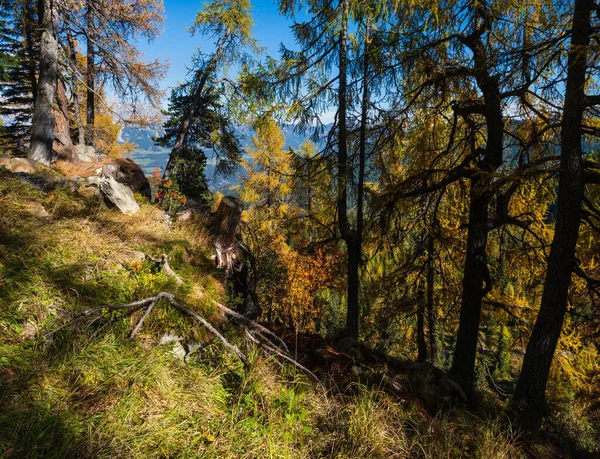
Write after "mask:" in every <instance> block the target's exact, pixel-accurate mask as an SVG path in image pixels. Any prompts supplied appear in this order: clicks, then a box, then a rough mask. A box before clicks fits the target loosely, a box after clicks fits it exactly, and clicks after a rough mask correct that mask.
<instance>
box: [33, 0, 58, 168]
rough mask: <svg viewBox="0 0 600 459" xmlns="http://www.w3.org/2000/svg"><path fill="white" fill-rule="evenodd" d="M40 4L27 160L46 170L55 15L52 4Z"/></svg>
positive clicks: (55, 76) (54, 68)
mask: <svg viewBox="0 0 600 459" xmlns="http://www.w3.org/2000/svg"><path fill="white" fill-rule="evenodd" d="M40 3H41V5H42V8H43V11H42V18H43V19H42V27H43V32H42V40H41V45H40V76H39V81H38V87H37V93H36V97H35V107H34V111H33V119H32V126H31V145H30V149H29V158H30V159H33V160H34V161H38V162H40V163H42V164H46V165H48V166H49V165H50V163H51V162H52V142H53V141H54V116H53V114H52V106H53V104H54V94H55V93H56V83H57V81H58V39H57V38H58V37H57V34H58V14H57V5H56V1H55V0H43V1H42V2H40Z"/></svg>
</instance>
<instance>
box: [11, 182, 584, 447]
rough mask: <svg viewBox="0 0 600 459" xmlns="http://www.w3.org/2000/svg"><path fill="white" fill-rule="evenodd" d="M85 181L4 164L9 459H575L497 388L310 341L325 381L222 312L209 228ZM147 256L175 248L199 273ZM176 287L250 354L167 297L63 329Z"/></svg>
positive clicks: (305, 346)
mask: <svg viewBox="0 0 600 459" xmlns="http://www.w3.org/2000/svg"><path fill="white" fill-rule="evenodd" d="M57 174H59V173H57ZM75 188H76V186H74V185H72V184H69V183H62V184H58V185H57V184H55V183H53V182H52V180H50V177H49V176H37V177H36V176H25V175H18V174H17V175H15V174H11V173H9V172H7V171H3V170H0V209H1V211H0V292H1V294H0V336H2V338H0V457H5V458H8V457H12V458H15V457H44V458H47V457H56V458H67V457H214V458H217V457H219V458H263V457H269V458H309V457H315V458H317V457H323V458H325V457H335V458H379V457H381V458H444V457H447V458H455V457H456V458H458V457H477V458H519V457H539V458H543V457H571V456H569V455H568V454H567V453H565V451H564V450H563V449H561V448H560V446H559V445H558V444H557V443H556V442H550V441H547V440H545V439H544V438H543V437H540V436H536V437H528V436H525V435H521V434H519V432H518V431H517V429H516V428H514V426H512V425H511V423H510V422H509V420H508V417H507V416H506V415H505V414H504V406H503V404H502V402H500V401H499V400H498V399H497V398H493V397H488V398H489V400H488V399H485V397H484V399H485V400H484V401H483V402H482V403H481V407H479V408H476V409H473V408H470V409H467V408H466V407H464V406H461V405H460V403H455V401H454V399H452V398H451V397H447V398H445V399H444V400H443V401H442V402H441V404H440V405H439V406H431V403H428V402H429V401H428V399H427V396H425V395H424V392H423V388H424V387H425V388H426V386H427V384H430V385H432V384H434V383H433V382H431V381H421V382H418V383H416V384H415V382H414V380H411V379H410V377H409V376H410V375H407V374H405V373H404V372H403V371H404V370H402V369H400V370H398V369H396V370H393V371H392V370H391V369H390V368H384V367H387V365H386V364H385V362H383V363H382V362H376V361H373V359H367V358H365V357H364V356H363V355H361V353H364V350H361V349H358V350H357V348H356V346H355V347H354V348H353V349H350V348H344V349H341V350H340V347H339V346H338V347H336V344H335V343H333V342H328V341H326V340H325V339H323V338H320V337H310V336H308V337H307V336H302V337H300V345H298V346H297V351H296V352H298V353H299V354H298V356H297V357H298V359H299V361H301V362H304V363H305V364H306V365H307V366H309V367H310V368H311V370H313V371H314V372H315V373H316V374H317V376H318V377H319V379H320V380H321V384H317V383H315V382H314V381H313V380H312V379H310V378H308V377H307V376H306V375H304V374H303V373H301V372H299V371H297V370H296V368H295V367H293V366H291V365H282V364H281V362H280V361H278V360H276V359H274V358H273V357H272V356H271V357H270V356H267V355H265V354H263V353H261V352H260V350H258V349H256V348H253V347H251V346H250V345H249V344H248V343H246V342H245V337H244V335H243V334H241V333H239V330H238V329H236V328H235V327H234V326H232V325H231V324H228V323H226V321H225V320H224V319H223V317H221V316H220V315H219V314H218V312H217V310H216V309H215V307H214V300H218V301H221V302H224V303H226V302H227V297H226V292H225V288H224V287H223V284H222V273H221V272H219V271H217V270H216V269H215V268H214V264H213V263H212V261H211V260H210V255H211V248H210V244H209V240H208V237H207V235H206V233H205V231H204V229H203V227H202V225H201V224H199V223H194V222H186V223H181V224H177V223H172V222H171V220H170V219H168V218H166V216H165V214H164V213H163V212H162V211H161V210H159V209H158V208H157V207H156V206H154V205H151V204H149V203H147V202H143V199H142V198H139V201H140V204H141V210H140V212H138V213H137V214H136V215H132V216H127V215H123V214H121V213H120V212H118V211H117V210H103V209H102V208H101V206H100V202H99V201H98V198H96V197H94V196H90V195H89V193H82V192H77V190H76V189H75ZM143 254H146V255H150V256H153V257H160V256H161V255H162V254H167V255H168V256H169V260H170V264H171V267H172V268H173V270H175V272H177V274H178V275H179V276H180V277H181V278H182V279H183V283H178V282H176V280H175V279H174V278H173V277H171V276H169V275H167V274H165V273H164V272H163V271H161V270H160V269H157V267H156V265H155V264H154V263H152V262H151V261H148V259H146V258H144V256H143ZM161 291H167V292H171V293H173V294H174V295H175V296H176V297H177V298H178V299H180V300H181V301H184V302H185V304H186V305H187V306H188V307H190V308H192V309H194V310H195V311H197V312H198V313H199V314H200V315H202V316H203V317H205V318H207V319H208V320H209V321H210V322H212V323H213V324H215V325H218V327H219V329H220V330H221V331H222V332H223V333H224V334H225V336H226V337H227V339H228V340H230V341H231V342H232V343H234V344H236V345H238V346H239V347H240V348H241V349H243V350H244V352H245V353H246V354H247V355H248V356H249V360H250V364H249V365H248V366H244V365H243V364H242V363H241V362H240V361H239V360H238V359H237V358H236V357H235V355H233V354H231V353H230V352H228V351H227V350H226V349H225V347H224V346H223V345H222V343H221V342H219V341H218V340H214V339H213V337H212V336H211V335H210V334H209V333H208V332H207V331H206V330H205V329H203V328H202V326H200V325H199V324H197V323H193V322H190V321H189V319H188V318H185V317H182V316H181V315H180V314H178V312H177V311H175V310H174V309H172V308H171V307H170V306H168V305H166V304H165V305H162V307H160V308H156V309H155V310H154V311H153V313H152V314H151V315H150V316H149V317H148V319H147V321H146V322H145V323H144V326H143V328H142V330H141V331H140V333H139V334H138V335H137V336H136V337H135V338H134V339H128V334H129V332H130V331H131V329H132V327H133V325H135V323H136V321H137V320H138V319H139V317H140V314H141V311H140V312H137V313H134V314H133V315H128V314H125V313H118V312H111V313H108V312H107V314H105V315H104V316H103V317H102V318H101V319H99V320H95V321H91V320H88V321H85V320H81V321H79V322H77V323H75V324H73V325H71V326H67V327H64V328H61V329H60V330H58V331H56V332H54V331H55V330H57V329H58V328H59V327H60V326H61V325H63V324H65V323H67V322H69V320H70V319H71V318H72V317H73V314H74V313H77V312H81V311H83V310H87V309H89V308H93V307H95V306H100V305H118V304H124V303H128V302H131V301H136V300H139V299H142V298H146V297H150V296H152V295H155V294H157V293H158V292H161ZM276 331H277V332H278V333H280V334H282V335H283V336H284V338H286V337H287V338H291V337H292V336H291V335H290V332H289V331H286V330H276ZM289 341H291V342H290V343H289V344H291V345H292V344H294V341H295V340H292V339H290V340H289ZM161 342H162V343H164V344H161ZM192 343H200V350H198V351H196V352H193V353H192V352H189V351H190V350H192V349H191V346H190V344H192ZM338 344H339V343H338ZM182 349H183V350H182ZM319 350H320V354H319V352H317V351H319ZM309 354H310V355H309ZM184 355H185V357H183V358H182V356H184ZM407 368H408V367H407ZM417 388H418V389H419V390H417ZM434 389H435V388H434ZM419 391H420V392H419ZM434 392H435V391H434ZM436 403H437V402H436ZM572 457H575V456H572Z"/></svg>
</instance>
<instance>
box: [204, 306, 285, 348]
mask: <svg viewBox="0 0 600 459" xmlns="http://www.w3.org/2000/svg"><path fill="white" fill-rule="evenodd" d="M214 303H215V306H216V307H217V308H218V309H219V310H221V311H222V312H224V313H225V314H227V315H230V316H231V317H233V318H235V319H238V320H240V321H241V322H243V323H244V324H246V325H250V326H251V327H253V328H256V329H258V330H260V331H261V332H263V333H265V334H267V335H269V336H271V337H272V338H274V339H275V341H277V342H278V343H279V344H280V345H281V347H282V348H283V349H284V350H285V352H286V353H287V354H290V350H289V348H288V347H287V345H286V344H285V342H284V341H283V340H282V339H281V338H280V337H279V336H277V335H276V334H275V333H273V332H272V331H271V330H269V329H268V328H266V327H263V326H262V325H261V324H259V323H257V322H255V321H253V320H252V319H248V317H246V316H244V315H242V314H240V313H239V312H236V311H234V310H232V309H229V308H228V307H227V306H223V305H222V304H221V303H219V302H217V301H215V302H214ZM274 347H277V346H275V345H274Z"/></svg>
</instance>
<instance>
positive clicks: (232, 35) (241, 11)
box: [163, 0, 256, 179]
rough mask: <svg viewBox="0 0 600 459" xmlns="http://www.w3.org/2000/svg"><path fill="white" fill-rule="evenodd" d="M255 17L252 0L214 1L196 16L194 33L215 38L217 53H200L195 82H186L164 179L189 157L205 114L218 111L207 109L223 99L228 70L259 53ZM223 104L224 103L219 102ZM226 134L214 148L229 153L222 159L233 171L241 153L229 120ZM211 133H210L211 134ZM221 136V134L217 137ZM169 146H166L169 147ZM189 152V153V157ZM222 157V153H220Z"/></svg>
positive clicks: (223, 166)
mask: <svg viewBox="0 0 600 459" xmlns="http://www.w3.org/2000/svg"><path fill="white" fill-rule="evenodd" d="M251 28H252V17H251V15H250V2H249V1H248V0H213V1H211V2H208V3H205V4H204V6H203V8H202V10H201V11H200V12H199V13H198V15H197V16H196V21H195V23H194V27H193V28H192V33H195V32H199V33H201V34H202V35H208V36H210V37H212V38H215V39H216V40H217V41H216V44H215V48H216V49H215V51H214V52H213V53H210V54H208V55H205V54H202V53H200V54H199V55H198V56H197V57H196V58H195V59H194V68H193V69H192V71H191V75H192V77H191V79H190V81H189V82H186V83H185V84H184V85H183V87H185V90H184V92H185V94H186V95H185V97H181V96H176V97H179V99H178V111H179V113H178V115H177V121H175V119H174V118H173V123H172V124H171V126H172V131H171V134H170V136H169V137H170V139H169V142H168V146H170V147H171V154H170V155H169V161H168V162H167V165H166V167H165V170H164V174H163V178H164V179H166V178H167V177H169V175H170V174H171V171H172V170H173V168H174V167H175V164H176V163H177V161H178V160H179V159H180V158H181V157H183V156H186V155H187V154H188V153H189V152H191V151H192V150H190V148H189V145H193V143H194V142H195V141H197V140H198V139H197V138H191V139H190V138H189V137H190V135H189V134H190V131H191V127H192V125H193V124H194V123H197V118H198V116H199V115H200V114H201V113H206V112H207V111H210V110H214V109H211V108H208V107H207V106H206V101H207V100H213V101H214V103H217V100H218V98H219V96H221V95H222V94H223V90H224V89H223V86H222V85H219V83H218V81H217V80H218V79H219V78H220V77H222V76H223V73H224V72H226V70H227V68H228V67H229V66H230V65H231V64H232V63H234V62H240V61H241V62H243V61H245V60H246V59H247V58H248V55H247V53H246V52H245V49H246V48H251V49H256V44H255V40H254V39H253V38H252V34H251ZM219 104H220V102H219ZM220 120H221V123H220V124H221V126H222V129H221V131H222V133H224V134H225V136H224V137H223V138H222V139H221V140H218V139H217V138H215V139H214V140H215V141H214V142H213V143H214V144H215V145H219V144H222V146H223V148H221V152H222V153H225V155H222V156H221V158H220V159H222V160H223V161H222V162H221V168H220V169H221V170H224V171H227V170H228V169H229V170H231V168H230V167H228V166H230V165H231V162H232V161H233V162H235V161H237V160H238V157H237V156H238V155H237V153H238V150H237V148H236V147H235V143H234V142H232V136H231V135H228V133H230V132H231V129H232V128H231V126H230V125H229V122H228V121H227V120H226V118H225V116H223V115H221V116H220ZM209 132H210V131H209ZM217 136H218V133H217ZM165 145H166V144H165ZM186 151H187V152H188V153H186ZM217 153H218V151H217Z"/></svg>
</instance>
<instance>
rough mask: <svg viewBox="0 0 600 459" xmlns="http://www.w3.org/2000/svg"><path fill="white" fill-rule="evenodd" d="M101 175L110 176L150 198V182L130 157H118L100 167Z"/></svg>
mask: <svg viewBox="0 0 600 459" xmlns="http://www.w3.org/2000/svg"><path fill="white" fill-rule="evenodd" d="M102 176H103V177H112V178H114V179H115V180H116V181H117V182H119V183H122V184H123V185H127V186H128V187H129V188H130V189H131V190H132V191H133V192H134V193H140V194H141V195H142V196H144V197H145V198H147V199H151V198H152V190H151V188H150V182H148V179H147V178H146V176H145V175H144V171H143V170H142V168H141V167H140V165H139V164H137V163H136V162H135V161H133V160H132V159H130V158H120V159H117V160H115V162H113V163H108V164H105V165H104V167H103V168H102Z"/></svg>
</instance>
